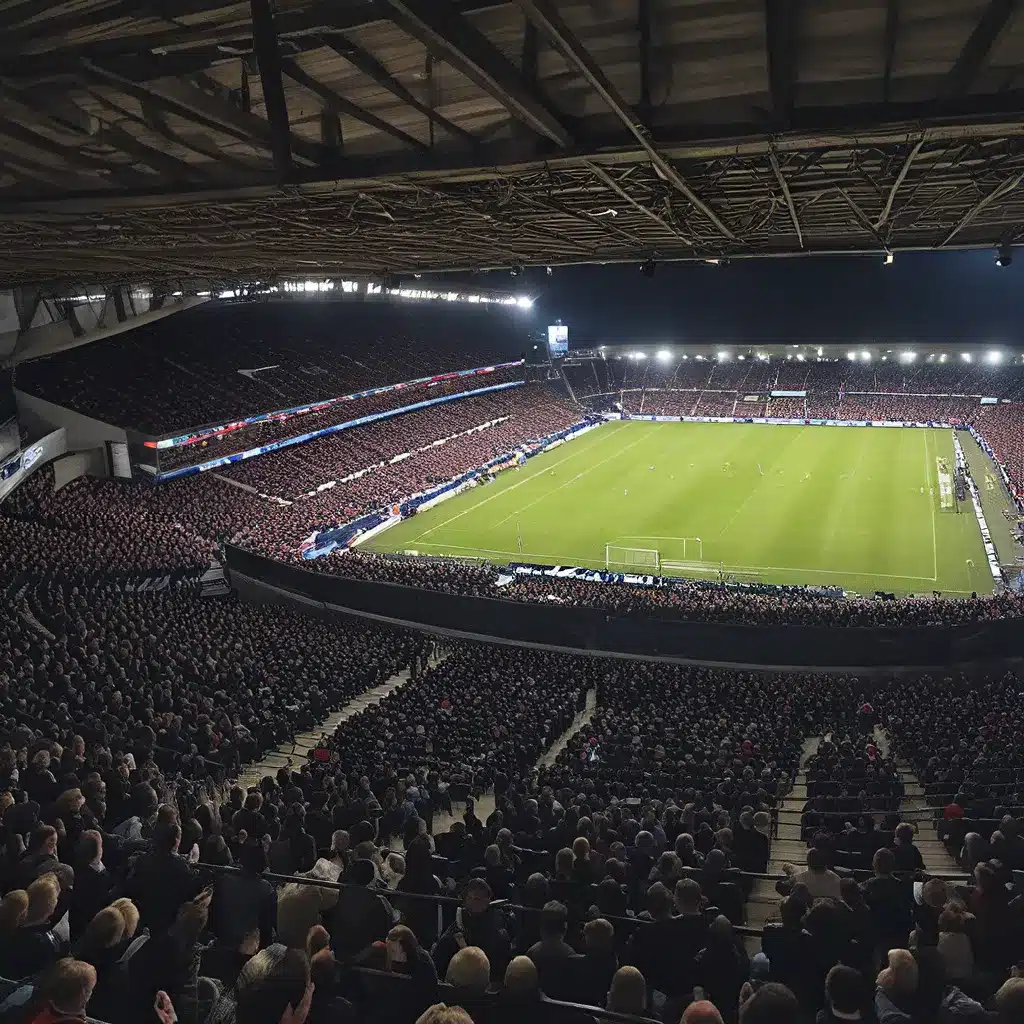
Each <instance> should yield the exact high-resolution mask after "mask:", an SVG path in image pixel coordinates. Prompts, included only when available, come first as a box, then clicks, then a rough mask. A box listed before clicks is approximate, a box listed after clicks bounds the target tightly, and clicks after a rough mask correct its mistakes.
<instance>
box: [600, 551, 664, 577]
mask: <svg viewBox="0 0 1024 1024" xmlns="http://www.w3.org/2000/svg"><path fill="white" fill-rule="evenodd" d="M660 564H661V562H660V559H659V558H658V550H657V548H623V547H617V546H616V545H614V544H606V545H605V548H604V567H605V568H606V569H624V568H625V569H645V570H650V569H654V570H655V571H657V569H658V567H659V566H660Z"/></svg>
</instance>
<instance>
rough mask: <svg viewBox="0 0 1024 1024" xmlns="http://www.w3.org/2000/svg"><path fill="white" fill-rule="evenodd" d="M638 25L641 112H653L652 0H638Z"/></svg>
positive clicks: (644, 113) (644, 115)
mask: <svg viewBox="0 0 1024 1024" xmlns="http://www.w3.org/2000/svg"><path fill="white" fill-rule="evenodd" d="M636 27H637V32H638V33H639V34H640V104H639V106H640V112H641V113H642V114H643V117H644V120H645V121H647V120H649V119H650V114H651V0H637V9H636Z"/></svg>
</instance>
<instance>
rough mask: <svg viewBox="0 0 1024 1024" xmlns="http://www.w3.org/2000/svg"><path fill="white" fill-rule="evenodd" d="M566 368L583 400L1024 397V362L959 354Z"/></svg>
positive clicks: (691, 359)
mask: <svg viewBox="0 0 1024 1024" xmlns="http://www.w3.org/2000/svg"><path fill="white" fill-rule="evenodd" d="M566 375H567V377H568V378H569V380H570V382H571V383H572V385H573V391H574V392H575V394H576V397H577V398H578V399H580V400H583V399H584V398H586V397H588V396H591V395H599V394H606V393H609V392H617V391H643V390H648V389H650V390H661V389H669V390H677V391H694V392H701V391H705V390H707V391H731V392H735V393H738V394H740V395H741V396H742V395H745V394H761V395H764V396H767V395H768V393H769V392H771V391H807V392H809V397H814V398H821V397H823V396H839V395H841V394H851V393H853V394H889V395H903V396H920V395H959V396H975V397H979V398H980V397H981V396H982V395H985V396H991V397H995V398H1006V399H1010V400H1012V401H1017V400H1019V399H1021V398H1022V397H1024V368H1022V367H1021V366H1019V365H1011V366H1005V365H1003V366H999V365H992V364H990V363H984V362H970V363H968V362H964V361H962V360H955V361H950V362H947V363H940V362H926V361H921V362H913V363H903V362H900V361H899V360H898V359H887V360H885V361H881V360H877V359H876V360H872V361H870V362H863V361H859V360H858V361H851V360H847V359H821V360H810V359H809V360H806V361H804V360H797V359H792V358H788V359H784V360H780V359H778V358H772V359H770V360H767V361H763V360H760V359H744V360H739V359H737V360H726V361H723V362H720V361H718V360H717V359H714V358H708V357H702V356H690V355H688V354H687V355H683V354H682V353H674V355H673V358H671V359H669V360H668V361H662V360H661V359H651V358H647V359H634V358H630V357H629V356H628V355H626V356H622V355H616V356H606V357H604V358H598V359H584V360H581V361H579V362H578V363H576V364H575V365H573V366H570V367H567V370H566Z"/></svg>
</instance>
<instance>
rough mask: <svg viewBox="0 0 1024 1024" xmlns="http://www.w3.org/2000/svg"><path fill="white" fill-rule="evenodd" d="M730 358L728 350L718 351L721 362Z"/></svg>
mask: <svg viewBox="0 0 1024 1024" xmlns="http://www.w3.org/2000/svg"><path fill="white" fill-rule="evenodd" d="M728 358H729V353H728V352H719V353H718V361H719V362H720V363H724V362H725V361H726V360H727V359H728Z"/></svg>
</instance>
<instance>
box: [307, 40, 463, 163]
mask: <svg viewBox="0 0 1024 1024" xmlns="http://www.w3.org/2000/svg"><path fill="white" fill-rule="evenodd" d="M320 41H321V42H322V43H323V44H324V45H325V46H328V47H330V49H332V50H333V51H334V52H335V53H336V54H337V55H338V56H339V57H341V58H342V59H343V60H346V61H348V62H349V64H351V65H352V66H353V67H354V68H355V69H356V70H357V71H360V72H362V74H364V75H366V77H367V78H370V79H372V80H373V81H374V82H376V83H377V85H379V86H380V87H381V88H382V89H387V91H388V92H389V93H391V95H392V96H395V97H397V98H398V99H400V100H401V101H402V102H403V103H405V104H406V105H407V106H410V107H412V108H413V110H416V111H418V112H419V113H421V114H422V115H423V116H424V117H426V118H427V119H428V120H430V121H431V122H432V123H433V124H435V125H437V127H438V128H440V129H442V130H443V131H446V132H447V133H448V134H449V135H451V136H452V137H453V138H457V139H462V140H463V141H465V142H468V143H470V145H473V146H475V145H477V140H476V138H475V137H474V135H473V134H472V133H471V132H467V131H466V130H465V128H460V127H459V126H458V125H457V124H455V123H454V122H453V121H449V120H448V118H447V117H444V116H443V115H442V114H439V113H438V112H437V111H436V110H434V109H433V108H432V107H430V106H428V105H427V104H426V103H421V102H420V101H419V100H418V99H417V98H416V97H415V96H414V95H413V94H412V93H411V92H410V91H409V90H408V89H406V87H405V86H404V85H402V83H401V82H399V81H398V79H397V78H395V77H394V76H392V75H391V74H390V73H389V72H388V69H387V68H386V67H384V65H383V64H381V62H380V61H379V60H377V58H376V57H374V56H373V54H371V53H369V52H367V51H366V50H364V49H363V48H362V47H361V46H359V44H358V43H355V42H353V41H352V40H351V39H349V37H348V36H346V35H344V34H343V33H341V32H325V33H324V34H323V35H322V36H321V37H320Z"/></svg>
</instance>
